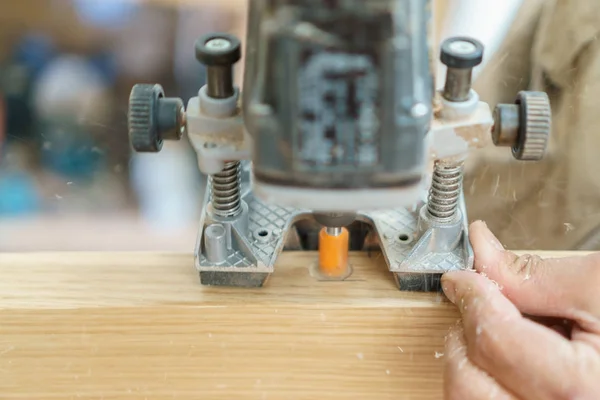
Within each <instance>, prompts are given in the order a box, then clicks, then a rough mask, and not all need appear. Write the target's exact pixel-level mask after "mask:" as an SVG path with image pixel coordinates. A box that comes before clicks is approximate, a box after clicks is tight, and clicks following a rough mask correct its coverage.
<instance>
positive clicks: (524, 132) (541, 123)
mask: <svg viewBox="0 0 600 400" xmlns="http://www.w3.org/2000/svg"><path fill="white" fill-rule="evenodd" d="M516 104H517V105H518V106H519V109H520V114H521V117H520V120H521V124H520V128H519V141H518V142H517V145H516V146H514V147H513V149H512V152H513V156H514V157H515V158H516V159H517V160H523V161H538V160H541V159H542V158H544V155H545V154H546V149H547V147H548V139H549V138H550V133H551V131H552V107H551V106H550V99H549V98H548V95H547V94H546V93H544V92H520V93H519V95H518V97H517V101H516Z"/></svg>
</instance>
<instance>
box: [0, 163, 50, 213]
mask: <svg viewBox="0 0 600 400" xmlns="http://www.w3.org/2000/svg"><path fill="white" fill-rule="evenodd" d="M39 209H40V198H39V194H38V191H37V188H36V185H35V181H34V179H33V178H32V177H31V176H29V175H28V174H27V173H25V172H22V171H16V172H9V173H7V174H4V175H0V215H2V216H11V217H13V216H18V215H24V214H31V213H34V212H37V211H39Z"/></svg>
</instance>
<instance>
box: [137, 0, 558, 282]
mask: <svg viewBox="0 0 600 400" xmlns="http://www.w3.org/2000/svg"><path fill="white" fill-rule="evenodd" d="M248 18H249V21H248V26H249V27H248V32H247V45H246V49H245V53H246V58H245V66H244V67H245V71H244V73H245V77H244V87H243V93H242V91H241V90H240V88H238V87H236V86H235V85H234V82H233V74H232V71H233V67H234V65H235V64H236V63H238V62H239V61H240V59H241V55H242V51H241V44H240V41H239V39H238V38H235V37H233V36H231V35H228V34H221V33H215V34H211V35H207V36H205V37H202V38H200V39H199V40H198V41H197V43H196V49H195V50H196V57H197V59H198V61H199V62H201V63H203V64H204V65H206V67H207V84H206V85H205V86H204V87H202V88H201V89H200V90H199V92H198V96H197V97H194V98H192V99H190V101H189V103H188V105H187V108H184V103H183V101H182V100H181V99H176V98H167V97H165V96H164V93H163V90H162V88H161V87H160V85H147V84H141V85H136V86H135V87H134V88H133V90H132V92H131V97H130V109H129V132H130V137H131V141H132V145H133V147H134V149H135V150H136V151H139V152H158V151H160V149H161V146H162V143H163V140H179V139H180V138H181V137H182V136H183V135H184V134H185V133H186V132H187V136H188V138H189V140H190V142H191V144H192V145H193V147H194V148H195V150H196V152H197V154H198V165H199V168H200V170H201V172H203V173H205V174H207V175H208V176H209V180H208V188H207V191H206V199H205V201H204V206H203V212H202V218H201V220H200V231H199V235H198V241H197V245H196V249H195V253H196V268H197V269H198V271H199V273H200V279H201V282H202V284H205V285H215V286H218V285H222V286H242V287H256V286H262V285H264V284H265V282H266V281H267V279H268V277H269V276H270V275H271V274H272V273H273V270H274V265H275V261H276V259H277V257H278V255H279V254H280V253H281V251H282V250H284V249H294V250H300V249H317V248H318V249H319V252H320V253H319V260H318V262H317V263H316V267H315V269H314V273H315V276H316V277H317V278H319V279H338V280H340V279H345V278H346V277H348V276H349V275H350V274H351V266H350V265H348V257H347V253H348V251H349V250H371V249H372V248H376V247H379V248H380V249H381V252H382V253H383V256H384V258H385V260H386V261H387V265H388V266H389V270H390V272H391V273H393V274H394V277H395V279H396V281H397V283H398V287H399V288H400V289H401V290H411V291H431V290H437V289H439V278H440V277H441V275H442V274H443V273H444V272H447V271H451V270H460V269H468V268H471V267H472V264H473V251H472V249H471V246H470V244H469V240H468V224H467V214H466V208H465V202H464V197H463V192H462V179H463V164H464V161H465V159H466V158H467V157H468V154H469V152H470V151H473V150H476V149H478V148H482V147H484V146H486V145H488V144H491V143H492V142H493V143H494V144H496V145H498V146H506V147H510V148H511V149H512V152H513V155H514V156H515V158H517V159H519V160H524V161H535V160H539V159H541V158H542V157H543V155H544V153H545V150H546V145H547V141H548V136H549V134H550V130H551V111H550V104H549V101H548V97H547V96H546V94H544V93H537V92H522V93H520V94H519V96H518V99H517V101H516V102H515V104H512V105H499V106H498V107H497V109H496V110H495V111H494V113H492V112H491V110H490V107H489V106H488V105H487V104H485V103H483V102H480V100H479V96H478V95H477V93H476V92H475V91H474V90H472V88H471V76H472V71H473V68H475V67H476V66H477V65H479V64H480V63H481V61H482V58H483V51H484V49H483V46H482V45H481V44H480V43H479V42H478V41H477V40H474V39H471V38H452V39H449V40H446V41H445V42H444V43H443V44H442V46H441V51H440V52H439V54H441V62H442V63H444V64H445V65H446V66H447V67H448V69H447V76H446V84H445V87H444V89H443V90H442V91H440V92H436V90H435V86H434V76H433V72H432V71H433V70H434V65H435V62H437V60H438V54H435V53H434V50H433V49H434V48H436V47H437V46H435V45H434V43H432V42H431V38H432V33H431V29H430V24H431V5H430V3H429V1H425V0H373V1H363V0H344V1H341V0H339V1H335V0H334V1H331V0H327V1H326V0H252V1H251V2H250V7H249V15H248Z"/></svg>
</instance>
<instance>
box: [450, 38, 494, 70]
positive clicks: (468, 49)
mask: <svg viewBox="0 0 600 400" xmlns="http://www.w3.org/2000/svg"><path fill="white" fill-rule="evenodd" d="M440 58H441V61H442V64H444V65H445V66H447V67H448V68H454V69H472V68H475V67H476V66H478V65H479V64H481V62H482V61H483V44H481V42H479V41H478V40H476V39H473V38H468V37H454V38H450V39H447V40H445V41H444V43H442V51H441V57H440Z"/></svg>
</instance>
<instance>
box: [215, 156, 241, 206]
mask: <svg viewBox="0 0 600 400" xmlns="http://www.w3.org/2000/svg"><path fill="white" fill-rule="evenodd" d="M240 168H241V164H240V162H239V161H232V162H227V163H225V168H223V171H221V172H219V173H218V174H214V175H212V176H211V177H210V187H211V204H212V208H213V212H214V213H215V214H216V215H218V216H220V217H232V216H235V215H237V214H239V213H240V211H241V210H242V198H241V188H240V171H241V170H240Z"/></svg>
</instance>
